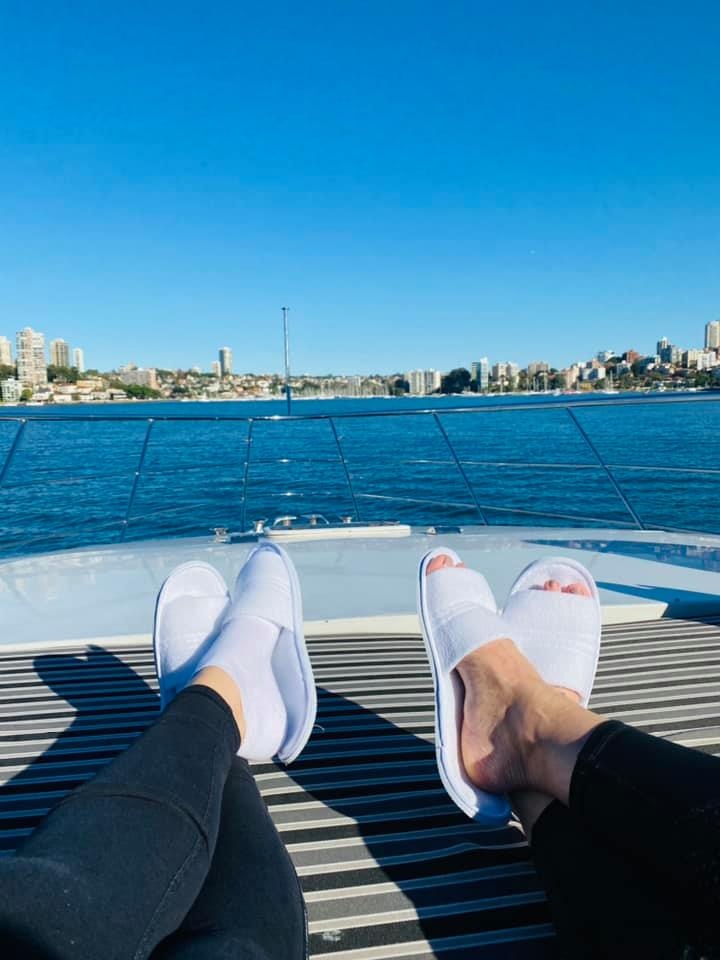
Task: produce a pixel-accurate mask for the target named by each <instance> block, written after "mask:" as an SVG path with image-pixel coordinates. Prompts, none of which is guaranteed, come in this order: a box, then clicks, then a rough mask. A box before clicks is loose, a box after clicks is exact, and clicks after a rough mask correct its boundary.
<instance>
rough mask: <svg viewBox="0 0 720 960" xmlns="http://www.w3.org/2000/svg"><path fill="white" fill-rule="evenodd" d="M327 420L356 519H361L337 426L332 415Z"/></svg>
mask: <svg viewBox="0 0 720 960" xmlns="http://www.w3.org/2000/svg"><path fill="white" fill-rule="evenodd" d="M328 420H329V421H330V429H331V430H332V432H333V436H334V437H335V443H336V445H337V448H338V453H339V454H340V463H342V465H343V470H344V471H345V479H346V480H347V485H348V488H349V490H350V496H351V497H352V502H353V509H354V510H355V515H356V517H357V519H358V521H361V520H362V517H361V516H360V507H359V505H358V502H357V497H356V496H355V488H354V487H353V485H352V480H351V478H350V471H349V470H348V465H347V461H346V459H345V455H344V453H343V451H342V445H341V443H340V437H339V436H338V432H337V427H336V426H335V421H334V420H333V418H332V417H328Z"/></svg>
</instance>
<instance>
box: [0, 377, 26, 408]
mask: <svg viewBox="0 0 720 960" xmlns="http://www.w3.org/2000/svg"><path fill="white" fill-rule="evenodd" d="M22 389H23V387H22V384H21V383H20V381H19V380H16V379H15V377H9V378H8V379H7V380H0V397H2V399H3V400H4V401H5V403H17V401H18V400H19V399H20V397H21V396H22Z"/></svg>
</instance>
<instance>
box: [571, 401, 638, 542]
mask: <svg viewBox="0 0 720 960" xmlns="http://www.w3.org/2000/svg"><path fill="white" fill-rule="evenodd" d="M567 413H568V416H569V417H570V419H571V420H572V422H573V423H574V424H575V426H576V427H577V429H578V430H579V431H580V436H581V437H582V438H583V440H584V441H585V443H587V445H588V446H589V447H590V449H591V450H592V452H593V455H594V456H595V457H596V458H597V462H598V463H599V464H600V466H601V467H602V469H603V470H604V471H605V475H606V476H607V478H608V480H609V481H610V483H611V484H612V485H613V487H614V489H615V493H617V495H618V496H619V497H620V499H621V500H622V502H623V503H624V504H625V507H626V509H627V511H628V513H629V514H630V516H631V517H632V518H633V520H634V521H635V523H636V525H637V527H638V529H639V530H644V529H645V527H644V526H643V522H642V520H641V519H640V517H639V516H638V515H637V513H636V512H635V508H634V507H633V505H632V504H631V503H630V501H629V500H628V498H627V497H626V496H625V493H624V491H623V489H622V487H621V486H620V484H619V483H618V482H617V480H616V479H615V477H614V475H613V472H612V470H610V468H609V467H608V465H607V464H606V463H605V461H604V460H603V458H602V457H601V456H600V454H599V452H598V449H597V447H596V446H595V444H594V443H593V442H592V440H591V439H590V437H589V436H588V434H587V431H586V430H585V428H584V427H583V425H582V424H581V423H580V421H579V420H578V418H577V417H576V416H575V414H574V412H573V411H572V410H570V409H569V408H567Z"/></svg>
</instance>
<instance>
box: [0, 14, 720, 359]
mask: <svg viewBox="0 0 720 960" xmlns="http://www.w3.org/2000/svg"><path fill="white" fill-rule="evenodd" d="M0 23H1V25H2V30H1V36H2V40H1V41H0V42H1V44H2V57H1V58H0V334H5V335H6V336H11V337H12V336H14V333H15V331H16V330H17V329H19V328H20V327H21V326H24V325H26V324H30V325H32V326H34V327H36V328H37V329H40V330H42V331H44V332H45V334H46V335H47V336H48V337H55V336H62V337H65V338H66V339H67V340H69V341H70V342H71V344H72V345H81V346H83V347H84V348H85V351H86V355H87V359H88V362H89V363H90V364H91V365H93V366H98V367H100V368H103V369H105V368H109V367H112V366H115V365H118V364H121V363H124V362H127V361H131V360H132V361H135V362H136V363H138V364H140V365H158V366H169V367H173V366H182V367H187V366H190V365H193V364H199V365H201V366H203V367H205V368H208V367H209V364H210V361H211V360H212V359H214V357H215V356H216V352H217V348H218V347H219V346H221V345H222V344H228V345H230V346H232V347H233V349H234V352H235V366H236V369H239V370H274V369H279V368H280V366H281V363H282V352H281V320H280V307H281V306H283V305H289V306H290V307H291V311H292V312H291V322H292V327H293V347H292V363H293V368H294V369H295V370H297V371H313V372H326V371H331V370H332V371H338V372H371V371H391V370H403V369H412V368H415V367H418V366H422V367H427V366H434V367H438V368H441V369H447V368H449V367H451V366H456V365H459V364H463V365H469V364H470V361H471V360H473V359H475V358H477V357H479V356H484V355H488V356H490V358H491V360H498V359H511V360H517V361H519V362H520V363H525V362H527V361H528V360H531V359H536V358H545V359H549V360H551V361H552V362H553V363H556V364H557V365H562V364H565V363H567V362H570V361H572V360H574V359H577V358H579V357H584V356H587V355H591V354H592V353H594V352H595V351H596V350H599V349H606V348H608V349H609V348H612V349H615V350H618V351H622V350H625V349H627V348H629V347H635V348H636V349H640V350H650V349H651V348H653V345H654V342H655V340H656V339H657V338H658V337H660V336H662V335H666V336H668V337H670V339H671V340H674V341H675V342H678V343H680V344H681V345H685V346H688V345H696V344H699V343H700V342H701V340H702V330H703V326H704V324H705V322H706V321H707V320H711V319H715V318H717V317H720V67H719V66H718V58H717V44H718V34H719V31H720V5H718V4H717V2H715V0H707V2H705V0H686V2H683V3H679V2H664V0H653V2H638V0H625V2H623V3H620V2H615V0H607V2H602V3H601V2H599V0H598V2H594V3H587V2H583V0H573V2H567V0H556V2H555V3H553V4H538V3H536V2H527V3H526V2H513V0H509V2H507V3H504V4H498V3H494V2H492V3H491V2H489V0H487V2H478V0H476V2H467V3H460V2H453V0H445V2H443V3H438V2H433V3H426V2H423V0H417V2H406V0H384V2H382V3H381V2H376V0H366V2H362V3H361V2H356V0H335V2H315V0H307V2H305V3H297V2H296V3H275V4H272V5H270V4H267V3H264V4H262V3H245V2H213V0H209V2H208V0H205V2H204V3H191V2H182V0H177V2H173V3H166V2H164V0H153V2H147V0H146V2H144V3H142V4H141V3H137V2H133V0H128V2H126V3H123V4H119V3H117V4H107V3H97V2H95V0H93V2H87V0H75V2H58V0H53V2H43V0H39V2H37V3H33V4H27V3H23V2H15V0H4V2H3V3H2V5H1V9H0Z"/></svg>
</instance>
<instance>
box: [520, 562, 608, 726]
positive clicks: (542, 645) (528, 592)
mask: <svg viewBox="0 0 720 960" xmlns="http://www.w3.org/2000/svg"><path fill="white" fill-rule="evenodd" d="M547 580H557V581H558V583H559V584H560V586H561V587H566V586H569V585H570V584H571V583H582V584H584V585H585V586H586V587H587V589H588V591H589V593H590V596H589V597H584V596H580V595H577V594H572V593H561V592H557V591H550V590H543V589H542V587H543V584H544V583H545V582H546V581H547ZM502 618H503V620H504V621H505V623H506V629H507V636H510V637H512V639H513V640H514V641H515V643H516V644H517V646H518V648H519V649H520V650H521V651H522V653H523V654H524V655H525V656H526V657H527V658H528V660H529V661H530V662H531V663H532V664H533V666H534V667H535V669H536V670H537V671H538V673H539V674H540V676H541V677H542V678H543V680H545V682H546V683H550V684H552V685H553V686H556V687H565V688H566V689H568V690H574V691H575V692H576V693H577V694H578V695H579V696H580V702H581V703H582V705H583V706H584V707H586V706H587V704H588V701H589V699H590V692H591V690H592V685H593V681H594V679H595V672H596V670H597V663H598V657H599V655H600V638H601V631H602V613H601V609H600V597H599V594H598V588H597V585H596V583H595V580H594V579H593V576H592V574H591V573H590V571H589V570H587V569H586V568H585V567H584V566H583V565H582V564H581V563H578V562H577V560H571V559H569V558H564V557H549V558H547V559H542V560H536V561H535V562H534V563H531V564H530V565H529V566H528V567H526V568H525V570H523V572H522V573H521V574H520V576H519V577H518V578H517V580H516V581H515V583H514V584H513V586H512V587H511V588H510V594H509V596H508V600H507V603H506V604H505V608H504V610H503V613H502Z"/></svg>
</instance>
